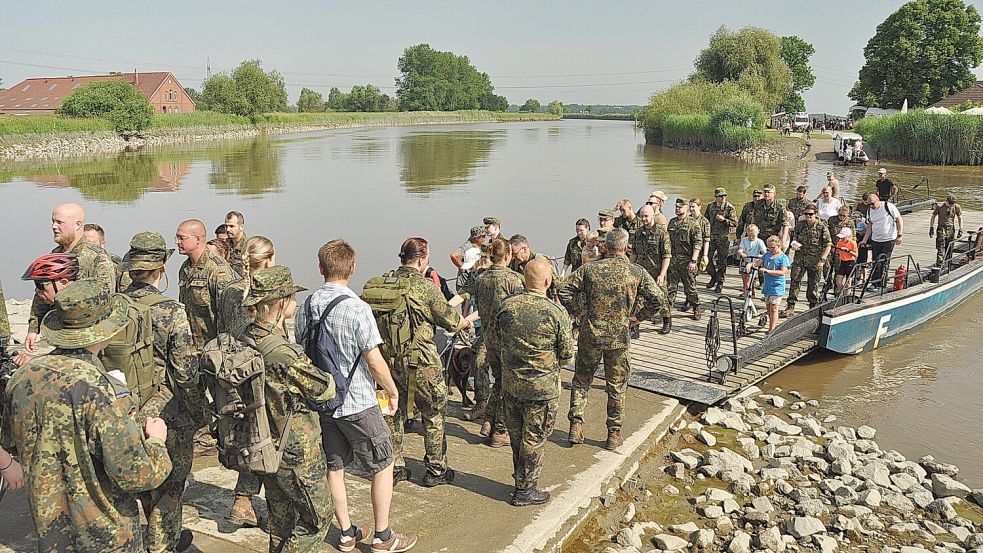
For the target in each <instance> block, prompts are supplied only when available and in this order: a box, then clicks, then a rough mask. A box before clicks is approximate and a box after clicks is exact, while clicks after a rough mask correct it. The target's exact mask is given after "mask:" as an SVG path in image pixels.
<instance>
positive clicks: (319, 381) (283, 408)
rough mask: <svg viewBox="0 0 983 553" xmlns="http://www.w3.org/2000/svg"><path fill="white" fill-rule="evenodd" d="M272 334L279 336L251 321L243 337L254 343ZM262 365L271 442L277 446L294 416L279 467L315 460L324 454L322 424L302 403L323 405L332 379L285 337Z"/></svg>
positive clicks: (271, 328)
mask: <svg viewBox="0 0 983 553" xmlns="http://www.w3.org/2000/svg"><path fill="white" fill-rule="evenodd" d="M273 333H278V334H280V335H281V336H282V333H281V332H280V330H279V329H277V328H275V327H274V326H272V325H270V324H268V323H263V322H254V323H253V324H251V325H249V328H247V329H246V335H247V336H249V337H250V338H252V339H253V340H255V341H257V342H258V341H259V340H262V339H263V338H265V337H266V336H269V335H270V334H273ZM263 365H264V368H265V370H266V391H265V396H266V411H267V414H268V415H269V417H270V432H271V433H272V434H274V436H273V442H274V443H276V444H279V443H280V435H281V433H282V432H283V428H284V427H285V425H286V424H287V418H288V417H289V416H290V413H293V419H292V420H291V421H290V435H289V436H287V445H286V448H285V449H284V451H283V459H282V461H281V465H280V466H281V467H282V468H288V469H292V468H298V467H301V466H303V465H305V464H307V463H313V462H315V461H317V460H318V459H319V458H321V457H322V456H323V455H324V452H323V450H322V449H321V421H320V420H319V419H318V414H317V413H315V412H313V411H311V410H310V409H309V408H308V407H307V404H306V403H305V401H311V402H316V403H322V402H325V401H328V400H329V399H331V398H333V397H334V395H335V383H334V380H333V379H332V378H331V375H330V374H328V373H327V372H324V371H322V370H321V369H319V368H317V367H315V366H314V364H313V363H311V361H310V359H308V358H307V356H306V355H304V348H303V347H302V346H300V345H297V344H290V343H286V338H284V344H283V345H282V346H277V347H276V348H274V349H273V351H271V352H270V353H269V354H267V355H266V356H265V357H263Z"/></svg>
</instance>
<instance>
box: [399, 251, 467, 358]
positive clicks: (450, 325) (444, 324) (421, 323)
mask: <svg viewBox="0 0 983 553" xmlns="http://www.w3.org/2000/svg"><path fill="white" fill-rule="evenodd" d="M396 276H398V277H404V278H406V277H408V278H412V279H414V282H413V286H412V287H411V288H410V291H409V294H408V298H407V300H408V302H409V311H410V318H411V321H412V326H413V331H414V335H413V341H414V344H415V347H416V348H417V354H416V355H415V356H412V357H413V358H416V359H417V366H418V367H440V366H442V363H441V362H440V353H439V352H437V345H436V344H434V341H433V339H434V333H435V332H436V329H435V328H434V326H435V325H436V326H439V327H441V328H443V329H445V330H447V331H449V332H457V331H459V330H461V327H462V326H463V324H464V318H463V317H461V313H460V312H459V311H458V310H457V309H454V308H453V307H451V306H450V305H449V304H448V303H447V300H445V299H444V295H443V294H442V293H441V292H440V290H439V289H438V288H437V287H436V286H434V283H433V281H432V280H430V279H426V278H423V275H422V274H421V273H420V271H418V270H417V269H416V268H414V267H408V266H406V265H403V266H401V267H400V268H398V269H396Z"/></svg>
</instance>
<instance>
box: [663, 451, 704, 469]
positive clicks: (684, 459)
mask: <svg viewBox="0 0 983 553" xmlns="http://www.w3.org/2000/svg"><path fill="white" fill-rule="evenodd" d="M669 457H670V458H671V459H672V460H673V461H675V462H677V463H682V464H683V466H684V467H686V468H688V469H690V470H693V469H695V468H696V467H698V466H700V458H699V457H697V456H695V455H693V454H691V453H690V452H689V451H671V452H669Z"/></svg>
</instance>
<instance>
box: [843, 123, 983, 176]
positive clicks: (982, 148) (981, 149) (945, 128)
mask: <svg viewBox="0 0 983 553" xmlns="http://www.w3.org/2000/svg"><path fill="white" fill-rule="evenodd" d="M854 130H855V131H856V132H858V133H860V134H861V135H863V137H864V140H865V141H866V142H867V143H869V144H872V145H874V146H875V147H876V148H877V151H878V154H879V155H880V157H883V158H887V159H891V160H896V161H903V162H907V163H917V164H924V165H983V117H981V116H979V115H962V114H958V113H954V114H936V113H926V112H925V111H922V110H917V111H910V112H908V113H898V114H895V115H888V116H882V117H865V118H863V119H861V120H860V121H857V123H856V125H854Z"/></svg>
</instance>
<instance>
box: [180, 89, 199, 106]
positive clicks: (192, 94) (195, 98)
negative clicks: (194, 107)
mask: <svg viewBox="0 0 983 553" xmlns="http://www.w3.org/2000/svg"><path fill="white" fill-rule="evenodd" d="M184 92H185V93H187V94H188V97H189V98H191V100H192V101H194V103H195V104H199V103H201V92H198V91H197V90H195V89H194V88H191V87H190V86H186V87H184Z"/></svg>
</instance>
